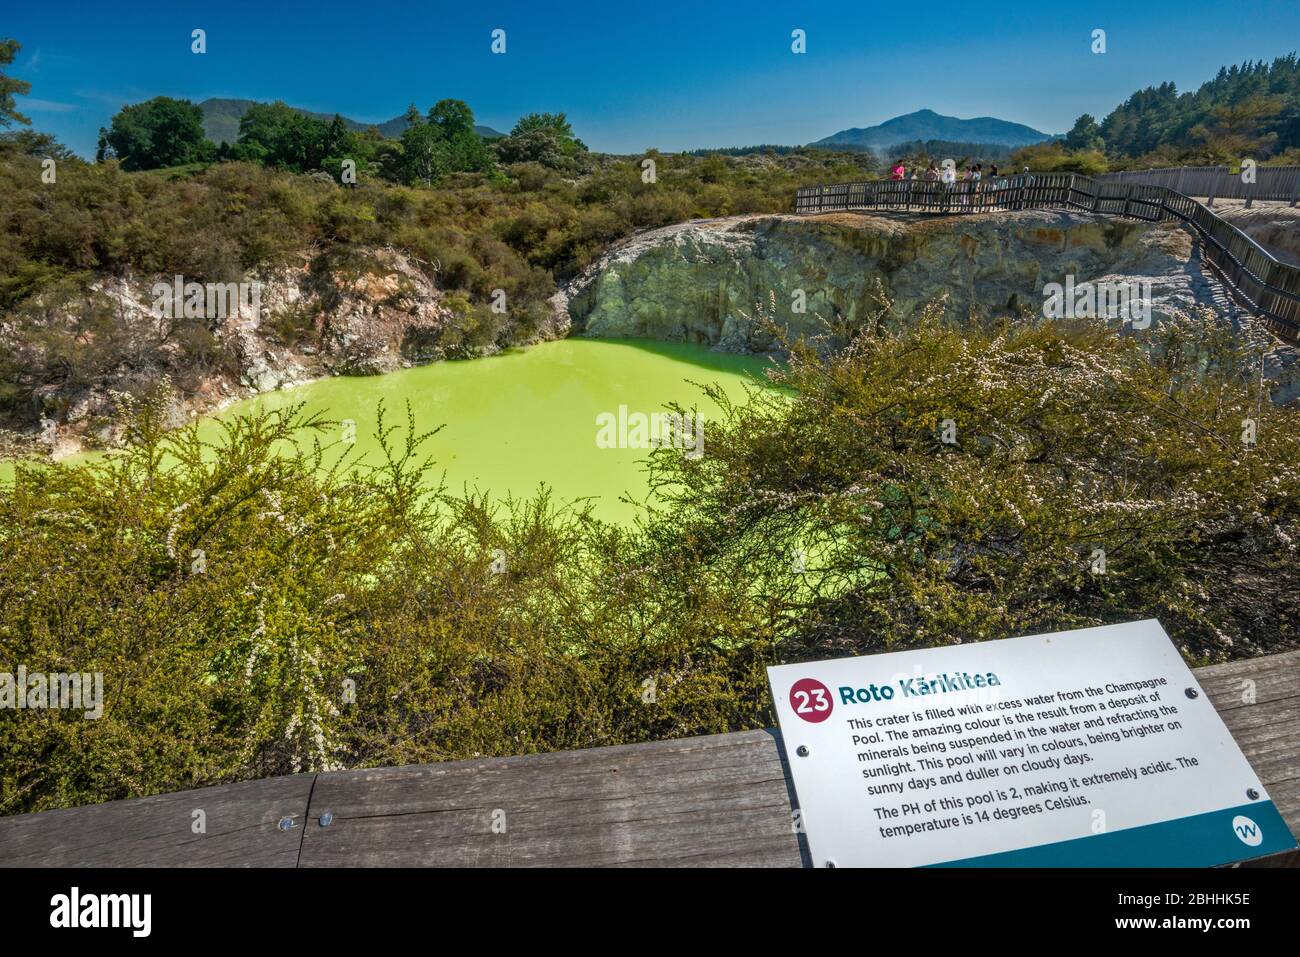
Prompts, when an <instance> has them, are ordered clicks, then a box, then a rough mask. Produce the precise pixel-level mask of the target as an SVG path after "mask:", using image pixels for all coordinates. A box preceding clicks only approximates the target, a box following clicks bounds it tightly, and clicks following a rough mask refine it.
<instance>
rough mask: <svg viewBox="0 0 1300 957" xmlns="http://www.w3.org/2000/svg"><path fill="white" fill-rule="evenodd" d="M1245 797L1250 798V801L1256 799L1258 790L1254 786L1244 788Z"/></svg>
mask: <svg viewBox="0 0 1300 957" xmlns="http://www.w3.org/2000/svg"><path fill="white" fill-rule="evenodd" d="M1246 797H1248V798H1250V799H1251V800H1252V801H1258V800H1259V792H1258V791H1256V790H1255V789H1254V788H1246Z"/></svg>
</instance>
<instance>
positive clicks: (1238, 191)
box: [1097, 166, 1300, 206]
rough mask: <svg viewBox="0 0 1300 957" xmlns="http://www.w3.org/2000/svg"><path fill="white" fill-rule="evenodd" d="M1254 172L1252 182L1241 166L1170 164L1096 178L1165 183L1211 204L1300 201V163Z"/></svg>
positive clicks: (1108, 180) (1143, 183) (1101, 180)
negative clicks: (1245, 176) (1243, 175)
mask: <svg viewBox="0 0 1300 957" xmlns="http://www.w3.org/2000/svg"><path fill="white" fill-rule="evenodd" d="M1253 173H1254V175H1253V177H1252V179H1253V182H1246V181H1245V180H1243V179H1242V174H1241V171H1240V170H1234V169H1231V168H1229V167H1227V166H1171V167H1166V168H1164V169H1140V170H1124V171H1122V172H1118V173H1102V174H1100V175H1099V176H1098V177H1097V179H1098V180H1099V181H1100V182H1103V183H1136V184H1138V185H1140V186H1166V187H1168V188H1169V189H1172V190H1173V191H1174V192H1177V193H1182V194H1183V195H1184V196H1205V197H1206V198H1208V199H1209V200H1210V202H1211V205H1213V202H1214V200H1216V199H1244V200H1247V201H1252V200H1281V201H1282V202H1289V203H1290V204H1291V205H1292V206H1295V205H1296V204H1297V203H1298V202H1300V166H1258V167H1256V168H1255V170H1254V171H1253Z"/></svg>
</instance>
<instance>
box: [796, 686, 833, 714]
mask: <svg viewBox="0 0 1300 957" xmlns="http://www.w3.org/2000/svg"><path fill="white" fill-rule="evenodd" d="M790 707H791V708H793V709H794V713H795V714H797V715H798V716H799V717H801V718H803V719H804V720H805V721H811V722H812V723H813V724H816V723H817V722H819V721H825V720H826V719H827V718H829V717H830V716H831V709H832V708H834V707H835V703H834V702H833V701H832V700H831V690H830V689H829V688H827V687H826V686H825V685H824V684H822V683H821V682H820V681H818V680H817V679H816V678H800V679H799V680H798V681H796V682H795V683H794V687H792V688H791V689H790Z"/></svg>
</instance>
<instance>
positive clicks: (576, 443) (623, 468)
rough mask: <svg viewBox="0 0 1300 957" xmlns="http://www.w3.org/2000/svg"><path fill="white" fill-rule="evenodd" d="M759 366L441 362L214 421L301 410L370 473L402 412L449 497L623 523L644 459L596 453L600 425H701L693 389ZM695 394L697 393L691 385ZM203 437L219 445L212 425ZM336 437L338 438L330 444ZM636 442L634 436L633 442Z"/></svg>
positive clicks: (736, 382)
mask: <svg viewBox="0 0 1300 957" xmlns="http://www.w3.org/2000/svg"><path fill="white" fill-rule="evenodd" d="M767 366H768V362H767V360H764V359H761V358H757V357H753V356H732V355H723V354H720V353H715V352H710V351H709V350H708V349H707V348H706V347H704V346H697V345H688V344H684V343H664V342H650V341H641V340H596V339H565V340H561V341H558V342H548V343H542V344H540V345H537V346H533V347H532V348H530V349H527V350H519V351H514V352H510V353H508V354H505V355H501V356H494V357H491V358H486V359H474V360H469V361H462V362H441V363H437V364H434V365H429V366H422V367H420V368H417V369H407V370H403V371H401V372H393V373H390V374H388V375H382V376H373V377H336V378H331V379H324V380H321V381H319V382H313V383H309V384H307V385H303V386H299V387H297V388H293V389H286V390H283V391H280V392H272V393H267V394H265V395H262V396H259V397H257V398H255V399H249V400H246V401H243V402H239V403H237V404H235V405H232V406H230V407H229V408H227V409H225V410H223V411H222V412H221V413H220V414H219V416H218V417H225V416H231V415H237V414H239V413H240V412H247V411H250V410H252V409H255V408H278V407H282V406H286V405H290V404H292V403H295V402H303V403H305V410H304V411H307V412H320V413H321V414H322V415H324V416H326V417H327V418H329V419H334V420H345V419H350V420H352V421H354V422H355V423H356V425H355V434H356V445H355V447H354V448H353V449H352V450H351V454H352V455H353V456H356V457H358V458H359V459H360V460H361V461H370V462H374V461H377V459H378V456H379V449H378V445H377V443H376V442H375V439H374V431H375V424H376V412H377V410H378V408H379V405H380V403H381V402H382V403H383V404H384V406H385V408H386V410H387V411H386V418H387V422H388V424H390V425H404V424H405V415H406V411H405V410H406V403H407V402H409V403H410V405H411V409H412V411H413V412H414V414H415V421H416V426H417V428H419V429H421V430H430V429H433V428H436V427H437V426H439V425H441V426H443V429H442V431H440V432H439V433H438V434H437V435H435V436H433V437H432V438H431V439H430V440H429V441H428V443H427V444H426V445H425V446H424V450H425V452H426V454H427V455H428V456H429V457H431V458H432V459H433V460H434V468H433V474H434V475H435V476H437V477H442V476H443V475H444V474H445V481H446V484H447V487H448V490H449V491H452V492H459V491H461V490H462V489H474V490H479V491H489V492H491V493H492V494H493V495H495V496H497V497H504V496H505V495H507V494H510V495H514V496H516V497H520V496H529V495H531V494H532V493H533V492H535V491H536V490H537V487H538V486H539V485H540V484H541V483H545V484H546V485H548V486H550V487H551V489H552V490H553V492H554V497H555V498H556V499H557V500H559V501H565V502H567V501H571V500H574V499H578V498H585V497H592V498H594V500H595V501H594V503H593V504H594V508H593V511H594V514H596V515H597V516H598V517H600V518H603V519H606V520H609V521H616V522H629V521H631V519H632V518H633V517H634V516H635V514H636V510H637V507H636V506H634V505H632V504H629V503H626V502H623V501H620V496H622V495H625V494H626V495H629V496H631V497H632V498H634V499H637V500H640V499H644V497H645V495H646V491H647V482H646V478H647V477H646V474H645V472H644V460H645V457H646V454H647V452H646V450H645V449H643V448H617V447H615V448H602V447H600V446H599V445H598V444H597V432H598V425H597V417H598V416H599V415H600V414H601V413H609V414H611V415H613V416H617V415H618V413H619V407H620V406H626V407H627V410H628V413H629V414H631V413H637V412H640V413H644V414H647V415H648V414H650V413H654V412H662V411H664V409H665V406H666V405H667V404H668V403H670V402H678V403H680V404H681V405H683V406H684V407H686V408H687V409H690V408H697V409H698V410H699V413H700V415H701V418H703V420H704V421H705V423H706V427H705V431H704V452H705V454H707V453H708V430H707V422H708V421H709V419H710V417H714V418H716V414H717V407H716V406H715V405H714V404H713V403H712V402H711V401H710V400H709V399H708V397H707V396H705V395H704V394H703V391H702V389H701V386H702V385H704V384H708V383H717V384H718V385H719V386H721V387H722V389H723V390H724V391H725V392H726V393H727V394H728V396H730V397H731V398H732V399H734V400H741V399H742V398H743V396H744V394H745V393H744V383H745V382H746V381H749V382H754V381H762V379H763V371H762V370H763V369H765V368H766V367H767ZM696 383H698V384H696ZM202 429H203V430H204V432H205V433H207V434H208V435H209V436H210V437H212V438H213V439H215V438H216V437H217V435H218V429H217V427H216V425H215V423H214V422H211V421H208V422H205V423H203V425H202ZM333 437H337V434H336V435H334V436H333ZM633 438H635V436H633Z"/></svg>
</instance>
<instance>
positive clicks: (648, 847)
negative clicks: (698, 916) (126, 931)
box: [0, 651, 1300, 867]
mask: <svg viewBox="0 0 1300 957" xmlns="http://www.w3.org/2000/svg"><path fill="white" fill-rule="evenodd" d="M1196 677H1197V679H1198V680H1199V681H1200V683H1201V686H1202V687H1203V688H1204V689H1205V692H1206V694H1207V695H1208V696H1209V697H1210V699H1211V700H1212V701H1213V702H1214V704H1215V707H1217V708H1218V710H1219V712H1220V714H1222V715H1223V719H1224V721H1225V722H1226V723H1227V726H1228V728H1229V729H1230V730H1231V731H1232V733H1233V735H1234V737H1235V738H1236V739H1237V742H1238V744H1240V745H1241V749H1242V751H1244V752H1245V754H1246V757H1247V758H1248V759H1249V760H1250V762H1251V764H1252V765H1253V766H1254V768H1255V771H1256V772H1257V773H1258V775H1259V777H1260V778H1261V780H1263V782H1264V784H1265V786H1266V787H1267V788H1268V790H1269V795H1270V797H1272V799H1273V801H1274V803H1276V805H1277V806H1278V809H1279V810H1280V811H1281V812H1282V814H1283V816H1284V817H1285V818H1286V820H1287V823H1288V824H1289V825H1290V827H1291V830H1292V832H1293V833H1300V682H1298V681H1297V679H1300V651H1296V652H1289V653H1286V654H1280V655H1272V656H1269V657H1266V658H1256V659H1253V660H1250V661H1238V662H1232V663H1230V664H1225V665H1215V666H1213V667H1209V668H1202V669H1199V670H1198V671H1197V672H1196ZM1249 682H1253V686H1252V685H1249V684H1248V683H1249ZM1250 687H1253V691H1254V701H1253V703H1247V700H1248V698H1247V696H1246V695H1245V694H1244V692H1245V691H1246V690H1247V689H1248V688H1250ZM793 797H794V794H793V789H792V787H791V784H790V778H789V775H788V773H787V770H786V768H785V766H784V761H783V758H782V756H781V750H780V748H779V746H778V739H777V732H775V731H771V730H768V731H742V732H739V733H736V734H720V735H713V736H710V737H701V738H686V739H683V740H676V741H656V742H653V743H650V744H635V745H624V746H621V747H612V748H595V749H592V750H587V751H562V752H558V753H554V754H543V755H531V756H526V757H517V758H495V759H490V760H482V761H455V762H448V763H445V764H425V765H411V766H409V767H400V768H379V769H374V770H366V771H338V772H327V773H322V774H299V775H293V776H290V777H281V778H268V779H266V780H262V781H250V782H246V783H243V784H231V785H222V786H219V787H211V788H204V789H201V790H196V791H183V792H180V793H177V794H167V795H160V796H158V797H150V798H142V799H138V800H130V801H115V802H112V803H109V804H100V805H95V806H92V807H82V808H73V809H70V810H65V811H47V812H44V813H41V814H27V815H20V816H15V817H9V818H0V863H3V864H5V865H8V866H21V867H32V866H106V867H121V866H141V865H159V866H181V867H208V866H238V865H247V866H256V867H337V866H401V867H431V866H583V867H605V866H618V865H623V866H628V865H642V866H749V867H800V866H807V865H808V856H807V848H806V845H805V844H804V843H803V841H802V838H801V837H800V836H799V835H797V834H796V833H795V830H794V828H793V826H792V806H793ZM196 812H202V813H203V815H204V818H205V822H206V833H196V832H195V821H196V817H197V815H196ZM1255 863H1262V864H1266V865H1274V866H1279V865H1286V866H1296V865H1300V854H1296V853H1294V852H1293V853H1291V854H1287V855H1279V856H1277V857H1275V858H1271V859H1267V860H1266V861H1263V862H1255Z"/></svg>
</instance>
